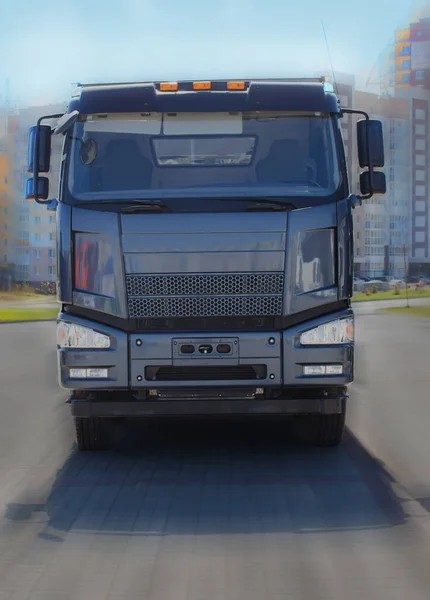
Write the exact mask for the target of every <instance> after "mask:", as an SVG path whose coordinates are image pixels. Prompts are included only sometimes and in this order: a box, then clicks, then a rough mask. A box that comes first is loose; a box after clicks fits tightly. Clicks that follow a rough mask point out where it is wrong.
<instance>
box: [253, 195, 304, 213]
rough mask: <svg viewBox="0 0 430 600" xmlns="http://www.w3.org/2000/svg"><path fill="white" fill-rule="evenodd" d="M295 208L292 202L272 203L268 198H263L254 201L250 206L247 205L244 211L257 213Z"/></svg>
mask: <svg viewBox="0 0 430 600" xmlns="http://www.w3.org/2000/svg"><path fill="white" fill-rule="evenodd" d="M294 208H296V207H295V206H294V204H293V203H292V202H284V201H276V200H275V201H273V200H270V199H269V198H267V199H266V198H263V199H258V200H254V201H253V202H252V203H251V204H248V206H247V207H246V210H247V211H249V212H259V211H263V210H287V209H290V210H293V209H294Z"/></svg>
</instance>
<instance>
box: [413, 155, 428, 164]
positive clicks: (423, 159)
mask: <svg viewBox="0 0 430 600" xmlns="http://www.w3.org/2000/svg"><path fill="white" fill-rule="evenodd" d="M415 164H416V166H417V167H425V166H426V157H425V156H424V154H416V156H415Z"/></svg>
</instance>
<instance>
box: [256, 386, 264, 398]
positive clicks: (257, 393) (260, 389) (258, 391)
mask: <svg viewBox="0 0 430 600" xmlns="http://www.w3.org/2000/svg"><path fill="white" fill-rule="evenodd" d="M255 394H256V395H259V396H261V395H262V394H264V388H255Z"/></svg>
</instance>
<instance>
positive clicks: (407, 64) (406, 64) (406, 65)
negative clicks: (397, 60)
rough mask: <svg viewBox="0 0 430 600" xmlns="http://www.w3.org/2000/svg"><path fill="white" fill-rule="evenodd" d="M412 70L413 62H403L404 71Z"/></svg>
mask: <svg viewBox="0 0 430 600" xmlns="http://www.w3.org/2000/svg"><path fill="white" fill-rule="evenodd" d="M410 68H411V61H410V60H408V59H406V60H402V69H410Z"/></svg>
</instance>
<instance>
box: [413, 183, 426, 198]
mask: <svg viewBox="0 0 430 600" xmlns="http://www.w3.org/2000/svg"><path fill="white" fill-rule="evenodd" d="M425 195H426V187H425V185H416V186H415V196H425Z"/></svg>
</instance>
